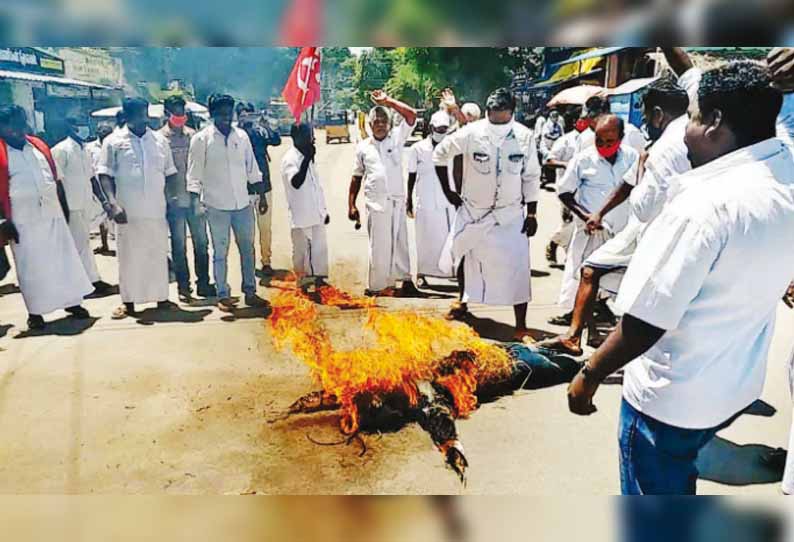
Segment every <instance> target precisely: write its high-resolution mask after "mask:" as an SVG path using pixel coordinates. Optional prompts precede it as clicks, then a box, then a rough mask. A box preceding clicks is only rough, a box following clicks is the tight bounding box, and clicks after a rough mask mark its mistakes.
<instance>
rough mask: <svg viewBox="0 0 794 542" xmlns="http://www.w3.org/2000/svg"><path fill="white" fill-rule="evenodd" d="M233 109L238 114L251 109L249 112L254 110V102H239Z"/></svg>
mask: <svg viewBox="0 0 794 542" xmlns="http://www.w3.org/2000/svg"><path fill="white" fill-rule="evenodd" d="M234 109H235V112H236V113H237V114H238V115H239V114H240V113H242V112H243V111H251V112H254V111H256V108H255V107H254V104H252V103H251V102H239V103H238V104H237V106H236V107H235V108H234Z"/></svg>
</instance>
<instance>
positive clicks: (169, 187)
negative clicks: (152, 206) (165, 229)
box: [160, 123, 196, 208]
mask: <svg viewBox="0 0 794 542" xmlns="http://www.w3.org/2000/svg"><path fill="white" fill-rule="evenodd" d="M160 133H161V134H162V135H163V137H165V138H166V139H167V140H168V142H169V143H170V145H171V153H172V154H173V156H174V165H175V166H176V169H177V174H176V177H175V178H174V179H173V181H171V182H169V183H167V184H166V186H165V197H166V200H167V201H168V205H175V206H177V207H183V208H184V207H190V194H189V193H188V191H187V156H188V151H189V150H190V139H191V138H192V137H193V135H194V134H195V133H196V131H195V130H193V129H191V128H188V127H187V126H185V127H184V128H183V129H182V133H181V134H180V133H179V132H177V131H175V130H172V129H171V126H170V125H169V124H168V123H166V124H165V126H163V127H162V128H161V129H160Z"/></svg>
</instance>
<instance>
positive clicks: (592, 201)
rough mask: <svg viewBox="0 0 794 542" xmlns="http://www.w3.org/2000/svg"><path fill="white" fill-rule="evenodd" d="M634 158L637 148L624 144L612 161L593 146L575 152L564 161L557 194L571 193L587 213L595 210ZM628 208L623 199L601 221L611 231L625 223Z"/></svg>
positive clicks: (618, 184)
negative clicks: (611, 162) (566, 161)
mask: <svg viewBox="0 0 794 542" xmlns="http://www.w3.org/2000/svg"><path fill="white" fill-rule="evenodd" d="M638 159H639V155H638V154H637V151H635V150H634V149H632V148H631V147H628V146H626V145H625V144H624V145H621V147H620V149H618V154H617V158H616V159H615V163H614V164H610V163H609V161H608V160H607V159H606V158H604V157H602V156H601V155H600V154H598V149H596V147H595V146H594V145H593V146H591V147H589V148H588V149H586V150H584V151H582V152H580V153H578V154H576V155H575V156H574V157H573V160H571V161H570V162H569V163H568V167H567V168H566V169H565V174H564V175H563V176H562V178H561V179H560V180H559V182H558V183H557V193H558V194H565V193H571V194H574V199H575V200H576V201H577V203H579V204H580V205H581V206H583V207H584V208H585V209H587V210H588V211H589V212H590V213H596V212H598V211H600V210H601V208H602V207H603V206H604V204H605V203H606V202H607V200H608V199H609V196H610V195H611V194H612V192H614V191H615V189H616V188H617V187H618V186H620V185H621V184H622V183H623V179H624V177H626V174H627V173H628V172H629V171H630V170H631V168H632V167H633V166H634V165H635V163H636V162H637V160H638ZM628 211H629V210H628V205H626V202H623V203H621V204H620V205H618V206H617V207H615V208H614V209H612V210H611V211H610V212H609V213H608V214H607V215H606V216H605V217H604V222H605V223H606V224H607V225H608V226H609V228H610V230H611V232H612V233H613V234H615V233H617V232H619V231H620V230H622V229H623V227H624V226H625V225H626V221H627V220H628Z"/></svg>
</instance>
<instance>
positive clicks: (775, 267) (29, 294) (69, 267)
mask: <svg viewBox="0 0 794 542" xmlns="http://www.w3.org/2000/svg"><path fill="white" fill-rule="evenodd" d="M664 53H665V56H666V58H667V61H668V64H669V66H670V69H671V72H672V73H670V74H668V75H665V76H662V77H660V78H658V79H656V80H655V81H654V82H652V83H651V84H650V85H649V87H648V88H647V90H646V92H645V95H644V99H643V106H644V110H643V113H644V119H645V133H643V132H641V131H640V130H638V129H637V128H636V127H635V126H633V125H632V124H630V123H627V122H625V121H624V120H622V119H621V118H620V117H618V116H616V115H614V114H612V113H611V112H610V104H609V101H608V99H606V98H604V97H601V96H594V97H592V98H590V99H589V100H587V102H586V103H585V104H584V107H582V108H579V109H576V108H575V109H573V110H568V111H566V115H567V117H568V118H567V119H566V118H565V116H566V115H562V114H561V113H560V112H559V111H552V112H551V113H550V114H549V116H548V119H546V118H542V119H540V118H539V119H538V121H537V123H536V124H535V126H534V128H530V127H527V126H524V125H523V124H521V123H519V122H517V121H516V120H515V112H516V100H515V97H514V96H513V95H512V93H511V92H510V91H509V90H507V89H498V90H495V91H494V92H493V93H491V94H490V96H489V97H488V99H487V101H486V103H485V118H480V117H481V111H480V108H479V106H477V105H476V104H473V103H467V104H464V105H463V106H459V105H458V104H457V102H456V99H455V96H454V94H453V92H452V91H451V90H445V91H444V92H443V93H442V96H441V100H440V106H439V110H438V111H436V112H434V113H433V114H432V116H431V117H430V119H429V131H428V134H427V136H426V137H425V138H424V139H422V140H420V141H419V142H417V143H415V144H413V145H412V146H411V147H410V148H409V149H408V150H407V151H406V152H404V147H405V145H406V142H407V140H408V138H409V136H410V135H411V134H412V133H413V130H414V126H415V123H416V120H417V112H416V110H415V109H413V108H412V107H410V106H409V105H407V104H405V103H403V102H401V101H399V100H396V99H394V98H392V97H390V96H388V95H386V94H385V93H384V92H383V91H375V92H373V93H372V100H373V102H374V103H375V107H373V108H372V109H371V110H370V112H369V115H368V117H367V126H366V129H367V134H366V135H367V137H363V138H362V140H361V141H360V142H359V143H358V144H357V146H356V149H355V157H354V163H353V166H352V179H351V182H350V189H349V195H348V218H349V219H350V220H351V221H353V222H354V223H355V224H356V226H357V227H359V226H360V225H361V221H362V218H363V215H362V213H361V212H360V210H359V207H358V197H359V193H360V192H361V190H362V188H363V192H364V205H365V208H366V231H367V234H368V240H369V249H368V255H367V257H368V274H367V289H366V293H367V295H373V296H390V295H403V296H413V295H416V294H417V287H416V285H415V284H414V281H413V277H412V273H411V267H412V266H411V261H410V256H409V249H408V246H409V243H408V223H407V221H408V220H410V219H413V220H415V222H416V228H415V231H416V247H417V254H418V261H417V265H416V268H417V281H418V283H419V286H420V287H422V286H426V285H427V281H428V278H433V277H437V278H444V279H452V280H455V281H457V285H458V289H459V298H458V299H457V300H456V301H455V302H454V303H453V305H452V306H451V307H450V310H449V312H448V314H447V317H448V318H449V319H455V320H465V319H466V318H467V317H468V316H469V314H470V313H469V303H479V304H486V305H510V306H512V307H513V309H514V314H515V339H516V340H523V339H525V338H526V337H528V336H529V329H528V327H527V323H526V314H527V306H528V303H529V302H530V301H531V298H532V290H531V275H530V250H529V238H531V237H533V236H534V235H535V234H536V232H537V229H538V222H537V213H538V200H539V194H540V189H541V177H542V176H543V177H544V178H545V180H546V181H547V182H549V178H551V181H550V182H553V183H554V184H555V185H556V191H557V194H558V198H559V204H560V209H561V210H562V215H563V223H562V225H561V227H560V229H559V230H558V231H557V232H555V234H554V236H553V238H552V240H551V243H550V245H549V247H548V250H547V257H548V258H549V259H550V260H552V261H556V253H557V250H558V248H563V249H564V250H565V252H566V259H565V266H564V272H563V281H562V286H561V291H560V296H559V305H560V307H561V308H562V310H563V314H562V315H560V316H558V317H556V318H555V319H553V321H552V323H556V324H563V325H566V326H569V329H568V331H567V332H566V333H564V334H562V335H560V336H558V337H554V338H552V339H549V340H547V341H544V342H543V343H541V345H540V346H541V347H543V348H546V349H548V350H555V351H559V352H563V353H566V354H570V355H573V356H581V355H582V354H583V348H582V344H581V341H582V336H583V333H584V331H585V328H586V327H587V326H588V325H589V324H591V323H592V322H593V320H594V318H596V317H598V316H599V314H601V315H603V313H605V312H609V311H608V309H606V308H604V304H603V303H600V301H601V300H603V299H606V298H608V297H612V298H614V299H615V306H616V307H617V308H618V309H619V310H618V312H619V313H620V314H621V315H622V318H621V320H620V321H619V323H618V324H617V326H616V328H615V330H614V331H613V332H612V333H611V334H610V335H609V337H608V338H607V339H606V341H605V342H604V343H603V344H602V345H601V346H600V347H599V348H598V349H597V350H596V351H595V353H594V354H593V355H592V356H591V357H590V358H589V360H587V361H586V362H585V363H584V364H583V368H582V371H581V372H580V373H579V374H578V375H577V376H576V378H575V379H574V380H573V382H572V383H571V385H570V387H569V389H568V397H569V404H570V409H571V411H572V412H574V413H576V414H583V415H587V414H591V413H592V412H594V411H595V406H594V405H593V396H594V395H595V393H596V391H597V390H598V387H599V385H600V383H601V382H603V380H604V379H605V378H607V377H608V376H610V375H612V374H613V373H615V372H617V371H620V370H622V369H623V368H624V367H625V371H624V374H623V380H624V391H623V403H622V407H621V414H620V473H621V488H622V491H623V492H624V493H627V494H643V493H694V492H695V488H696V485H695V484H696V480H697V469H696V468H695V460H696V458H697V456H698V452H699V451H700V450H701V449H702V448H703V446H705V445H706V444H707V443H708V442H709V441H710V440H711V438H713V436H714V435H715V434H716V432H717V431H718V430H719V429H721V428H723V427H725V425H726V424H728V423H730V422H731V421H732V420H733V419H734V418H735V417H736V416H738V415H739V414H740V413H741V412H742V411H743V410H744V409H745V408H747V407H748V406H749V405H750V404H751V403H752V402H754V401H755V400H756V399H758V397H759V396H760V394H761V391H762V387H763V383H764V379H765V376H766V361H767V355H768V352H769V345H770V341H771V338H772V334H773V331H774V320H775V313H776V308H777V304H778V302H779V301H780V299H781V298H785V299H787V300H788V301H789V302H794V301H792V296H794V293H793V292H792V289H791V288H790V284H791V282H792V278H794V250H792V246H794V158H792V141H793V140H794V51H792V50H791V49H776V50H774V51H773V52H772V53H771V54H770V56H769V58H768V60H767V62H766V63H759V62H751V61H734V62H730V63H727V64H725V65H723V66H719V67H717V68H713V69H710V70H707V71H702V70H700V69H698V68H696V67H695V66H694V65H693V64H692V62H691V60H690V59H689V57H688V56H687V55H686V53H685V52H683V50H681V49H677V48H669V49H664ZM208 106H209V112H210V116H211V117H212V122H211V123H210V124H209V125H207V126H206V127H205V128H203V129H201V130H200V131H198V132H195V131H193V130H191V129H190V128H188V127H187V126H186V120H187V116H186V113H185V101H184V100H183V99H181V98H178V97H173V98H170V99H169V100H168V101H166V103H165V110H166V112H167V113H168V120H167V122H166V124H165V126H163V128H162V129H160V130H159V131H154V130H152V129H151V128H150V127H149V125H148V115H147V111H148V103H147V102H146V101H144V100H142V99H138V98H131V99H127V100H125V101H124V104H123V117H124V125H123V126H119V127H117V128H116V129H115V130H110V129H103V130H101V131H100V132H99V134H98V135H99V138H98V140H97V142H94V143H91V144H86V143H85V141H84V140H83V139H82V137H81V135H80V134H79V133H78V130H77V128H76V123H75V122H72V121H68V122H67V124H68V125H69V126H71V127H72V129H71V130H70V131H69V135H68V136H67V138H66V139H65V140H64V141H63V142H61V143H59V144H58V145H56V146H55V147H54V148H53V149H52V152H50V150H49V149H48V148H47V146H46V145H45V144H44V143H43V142H42V141H41V140H39V139H37V138H35V137H32V136H29V135H28V134H27V121H26V118H25V114H24V111H23V110H22V109H21V108H19V107H17V106H4V107H2V108H0V211H1V212H2V218H3V222H2V224H0V240H2V241H3V242H10V244H11V249H12V252H13V255H14V261H15V264H16V269H17V276H18V280H19V285H20V289H21V291H22V295H23V297H24V300H25V304H26V306H27V308H28V312H29V315H30V316H29V319H28V326H29V327H30V328H41V327H43V326H44V325H45V322H44V320H43V315H45V314H48V313H51V312H53V311H56V310H59V309H65V310H66V311H67V312H69V313H71V314H72V315H73V316H75V317H77V318H87V317H88V316H89V315H88V312H87V311H86V310H85V309H84V308H83V307H82V306H81V304H82V300H83V298H84V297H85V296H87V295H89V294H91V293H92V292H103V291H107V290H108V289H109V288H110V286H109V285H108V284H107V283H106V282H104V281H102V279H101V278H100V276H99V273H98V271H97V267H96V264H95V262H94V252H93V251H92V250H91V246H90V243H89V233H90V227H91V223H92V216H91V206H90V202H91V201H92V199H93V198H97V199H98V200H99V201H100V202H101V204H102V207H103V210H104V213H105V216H106V218H107V220H108V222H107V223H106V224H105V227H104V230H103V231H104V232H107V231H109V230H111V229H114V230H115V236H116V242H117V251H118V264H119V292H120V297H121V305H120V306H119V307H118V308H117V309H116V310H115V311H114V313H113V315H112V316H113V318H118V319H121V318H126V317H128V316H131V315H134V314H135V313H136V310H137V306H138V305H141V304H146V303H157V305H158V307H160V308H162V309H169V308H173V306H174V304H173V303H172V302H171V301H170V300H169V287H168V284H169V257H170V259H171V261H172V266H173V271H174V274H175V277H176V281H177V284H178V292H179V297H180V300H181V301H189V300H190V299H191V298H192V296H193V290H192V283H191V277H190V272H189V266H188V262H187V254H186V252H187V242H186V238H187V230H188V229H189V230H190V236H191V238H192V245H193V256H194V269H195V273H196V281H195V282H196V294H197V295H198V296H200V297H208V298H215V299H217V307H218V309H219V310H221V311H224V312H231V311H234V309H235V306H236V303H237V302H236V300H235V299H236V298H235V297H234V296H232V291H231V289H230V286H229V284H228V281H227V275H228V251H229V245H230V242H231V233H232V232H233V233H234V239H235V243H236V246H237V249H238V252H239V254H240V264H241V270H242V285H241V289H242V292H243V294H244V301H245V303H246V304H247V305H249V306H252V307H264V306H265V305H266V301H264V300H263V299H262V298H260V297H259V296H258V295H257V293H256V282H255V273H256V261H255V252H256V251H255V242H256V230H257V227H258V228H259V238H260V244H261V254H262V261H261V267H262V271H263V272H264V273H265V274H268V273H272V268H271V267H270V257H271V254H270V239H271V234H270V229H271V222H270V217H269V213H270V206H271V204H272V201H271V200H270V198H269V196H268V194H269V193H270V191H271V185H270V168H269V164H268V160H269V158H268V154H267V147H268V146H269V145H278V144H280V139H279V138H278V136H277V134H273V133H272V132H271V131H269V130H263V129H262V126H261V125H260V124H259V123H257V122H256V119H257V115H256V113H255V111H254V110H253V107H252V106H248V105H246V104H235V101H234V99H233V98H231V97H230V96H227V95H213V96H211V97H210V99H209V104H208ZM235 115H236V118H237V122H236V123H234V122H233V121H234V119H235ZM568 127H570V128H571V129H567V128H568ZM291 137H292V142H293V145H292V147H291V148H290V149H289V150H288V151H287V152H286V153H285V154H284V156H283V159H282V161H281V164H280V168H279V172H280V175H281V177H282V181H283V183H284V190H285V194H286V201H287V206H288V209H289V220H290V228H291V239H292V246H293V258H292V260H293V269H294V271H295V274H296V276H297V277H298V280H299V281H300V283H301V285H302V286H310V285H311V284H315V285H319V284H322V283H323V282H324V281H325V280H326V278H327V277H328V261H329V254H328V242H327V233H326V229H327V226H328V224H329V222H330V217H329V215H328V212H327V208H326V201H325V195H324V192H323V188H322V183H321V182H320V173H321V172H319V171H318V167H317V164H316V160H315V157H316V153H317V150H316V146H315V141H314V132H313V129H312V127H311V126H310V125H308V124H301V123H299V124H296V125H294V126H293V127H292V130H291ZM404 155H406V156H407V162H408V164H407V172H408V176H407V179H406V177H405V175H404V164H403V159H404ZM545 211H546V212H548V210H545ZM554 213H555V214H556V210H555V211H554ZM104 235H105V236H106V235H107V233H104ZM169 239H170V243H169ZM210 244H211V245H212V276H213V278H214V281H215V283H214V284H213V283H212V282H211V280H210V266H209V246H210ZM106 248H107V241H106V237H104V238H103V247H102V249H101V250H104V249H106ZM793 362H794V360H793ZM792 374H794V371H792ZM792 382H794V377H792ZM793 386H794V384H793ZM792 438H793V439H794V431H792ZM784 487H785V488H787V489H786V491H789V492H790V491H792V490H794V460H792V461H790V464H789V468H788V472H787V482H786V483H785V484H784Z"/></svg>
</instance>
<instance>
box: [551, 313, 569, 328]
mask: <svg viewBox="0 0 794 542" xmlns="http://www.w3.org/2000/svg"><path fill="white" fill-rule="evenodd" d="M572 319H573V312H569V313H566V314H563V315H562V316H555V317H554V318H549V323H550V324H551V325H553V326H570V325H571V320H572Z"/></svg>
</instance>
